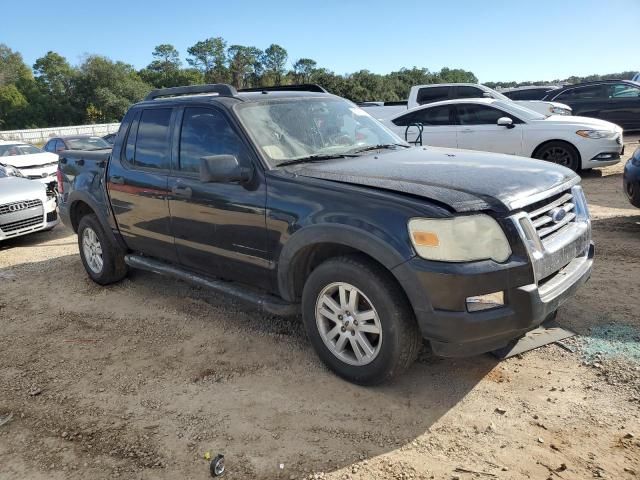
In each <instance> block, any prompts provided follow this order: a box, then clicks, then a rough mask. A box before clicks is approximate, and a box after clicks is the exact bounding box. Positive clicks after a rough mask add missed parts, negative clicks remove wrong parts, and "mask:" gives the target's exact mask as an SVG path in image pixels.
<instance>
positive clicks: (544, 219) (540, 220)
mask: <svg viewBox="0 0 640 480" xmlns="http://www.w3.org/2000/svg"><path fill="white" fill-rule="evenodd" d="M563 207H564V209H565V210H566V211H567V212H570V211H571V210H573V209H574V207H575V205H574V204H573V203H565V204H564V205H563ZM552 220H553V219H552V218H551V217H550V216H549V215H543V216H542V217H540V218H538V219H537V220H536V221H534V222H533V226H534V227H536V229H537V228H538V227H541V226H542V225H545V224H547V223H549V222H550V221H552Z"/></svg>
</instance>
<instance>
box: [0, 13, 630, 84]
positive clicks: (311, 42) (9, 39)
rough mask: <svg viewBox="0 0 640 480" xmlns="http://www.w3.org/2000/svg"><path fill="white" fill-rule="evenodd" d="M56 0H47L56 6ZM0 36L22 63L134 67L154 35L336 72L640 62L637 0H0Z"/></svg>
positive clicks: (561, 68)
mask: <svg viewBox="0 0 640 480" xmlns="http://www.w3.org/2000/svg"><path fill="white" fill-rule="evenodd" d="M54 5H55V7H54ZM0 9H1V11H2V16H3V17H4V18H5V19H7V20H8V19H10V21H6V22H2V23H3V25H2V26H1V27H0V43H6V44H7V45H9V47H11V48H12V49H14V50H18V51H20V52H21V53H22V54H23V56H24V59H25V61H26V62H27V63H28V64H30V65H31V64H33V62H34V60H35V59H36V58H38V57H39V56H42V55H43V54H45V53H46V52H47V51H48V50H53V51H56V52H58V53H60V54H62V55H64V56H65V57H67V58H68V59H69V61H70V62H71V63H74V64H77V63H79V62H80V61H81V59H82V56H83V55H84V54H87V53H98V54H102V55H106V56H108V57H110V58H112V59H114V60H123V61H125V62H128V63H131V64H133V65H134V66H135V67H137V68H142V67H144V66H145V65H147V64H148V63H149V62H150V61H151V51H152V50H153V47H154V46H155V45H158V44H160V43H172V44H173V45H175V46H176V47H177V48H178V50H179V51H180V53H181V55H182V57H183V59H184V58H185V57H186V49H187V48H188V47H189V46H190V45H193V44H194V43H195V42H196V41H198V40H201V39H205V38H207V37H214V36H222V37H224V38H225V39H226V40H227V41H228V43H229V44H230V45H231V44H234V43H236V44H242V45H253V46H257V47H259V48H263V49H264V48H266V47H267V46H268V45H269V44H270V43H278V44H280V45H282V46H283V47H285V48H286V49H287V50H288V52H289V59H290V61H291V60H295V59H297V58H299V57H310V58H313V59H315V60H316V61H317V62H318V64H319V66H324V67H327V68H329V69H331V70H334V71H335V72H337V73H347V72H353V71H357V70H360V69H368V70H370V71H372V72H376V73H387V72H390V71H392V70H397V69H399V68H401V67H403V66H404V67H412V66H418V67H426V68H429V69H430V70H432V71H433V70H439V69H440V68H442V67H445V66H448V67H452V68H464V69H466V70H471V71H473V72H474V73H475V74H476V76H478V78H479V79H480V81H496V80H505V81H506V80H516V81H523V80H552V79H554V78H565V77H567V76H569V75H572V74H575V75H587V74H591V73H612V72H618V71H623V70H640V50H639V49H640V42H639V41H638V32H639V31H640V30H639V28H640V23H639V21H640V0H599V1H597V0H558V1H551V0H529V1H519V0H511V1H506V0H491V1H489V0H483V1H481V0H478V1H472V0H467V1H462V0H460V1H456V0H448V1H445V0H438V1H429V0H422V1H411V0H404V1H397V0H395V1H394V0H387V1H378V0H369V1H360V0H358V1H356V0H320V1H317V0H316V1H314V2H310V1H307V2H304V1H301V0H298V1H288V0H287V1H278V0H271V1H264V0H263V1H242V0H234V1H228V2H220V1H216V0H209V1H196V0H180V1H176V0H157V1H155V2H148V3H147V2H144V1H136V0H127V1H123V0H108V1H106V2H91V1H86V0H82V1H79V0H56V1H55V2H50V1H41V0H35V1H34V0H31V1H24V0H23V1H20V2H18V1H12V0H4V1H3V2H2V6H1V7H0Z"/></svg>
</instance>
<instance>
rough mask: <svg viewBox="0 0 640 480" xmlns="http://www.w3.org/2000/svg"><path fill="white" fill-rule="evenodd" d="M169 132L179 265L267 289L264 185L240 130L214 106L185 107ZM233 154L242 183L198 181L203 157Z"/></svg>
mask: <svg viewBox="0 0 640 480" xmlns="http://www.w3.org/2000/svg"><path fill="white" fill-rule="evenodd" d="M178 126H179V128H178V129H177V131H176V132H175V135H174V143H175V147H174V155H173V158H174V161H173V170H172V173H171V176H170V178H169V190H170V197H169V208H170V210H171V226H172V231H173V235H174V237H175V242H176V249H177V252H178V258H179V261H180V263H181V264H182V265H183V266H185V267H187V268H188V269H190V270H194V271H198V272H202V273H204V274H207V275H211V276H216V277H221V278H225V279H229V280H236V281H240V282H243V283H247V284H251V285H256V286H260V287H263V288H266V287H267V286H268V272H269V266H270V262H269V257H268V254H267V247H266V225H265V222H266V216H265V207H266V193H267V192H266V186H265V183H264V177H263V175H262V170H261V168H260V167H259V164H258V161H257V159H256V158H255V157H254V153H253V151H252V150H251V149H250V148H249V147H248V143H247V142H246V141H245V139H244V137H243V135H242V134H241V132H240V131H239V130H238V129H237V128H236V126H235V125H234V124H233V122H232V121H231V120H230V119H229V118H228V117H227V116H226V114H225V113H224V112H223V111H222V110H219V109H217V108H215V107H185V108H184V109H181V113H180V115H179V118H178ZM215 155H233V156H235V157H236V158H237V159H238V162H239V163H240V165H242V166H243V167H246V168H248V169H250V170H251V171H252V179H251V180H250V181H247V182H220V183H212V182H202V181H200V163H201V159H202V157H210V156H215Z"/></svg>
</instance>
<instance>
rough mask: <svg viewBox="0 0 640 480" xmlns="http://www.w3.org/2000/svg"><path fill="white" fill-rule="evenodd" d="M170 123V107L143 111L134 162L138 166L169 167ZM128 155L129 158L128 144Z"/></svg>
mask: <svg viewBox="0 0 640 480" xmlns="http://www.w3.org/2000/svg"><path fill="white" fill-rule="evenodd" d="M170 123H171V109H170V108H154V109H149V110H143V111H142V115H141V116H140V123H139V125H138V135H137V137H136V145H135V153H134V154H133V164H134V165H135V166H136V167H141V168H155V169H164V170H167V169H169V125H170ZM132 127H133V125H132ZM132 131H133V128H132ZM129 136H131V134H130V135H129ZM126 155H127V158H129V145H128V144H127V152H126Z"/></svg>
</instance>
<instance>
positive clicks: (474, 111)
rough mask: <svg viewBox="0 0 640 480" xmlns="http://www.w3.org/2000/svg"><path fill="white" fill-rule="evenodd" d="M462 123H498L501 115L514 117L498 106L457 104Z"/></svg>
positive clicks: (459, 119) (459, 118)
mask: <svg viewBox="0 0 640 480" xmlns="http://www.w3.org/2000/svg"><path fill="white" fill-rule="evenodd" d="M457 111H458V121H459V122H460V125H496V124H497V123H498V119H499V118H500V117H509V118H512V117H511V116H510V115H508V114H507V113H505V112H503V111H502V110H498V109H497V108H493V107H487V106H485V105H475V104H462V105H458V106H457Z"/></svg>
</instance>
